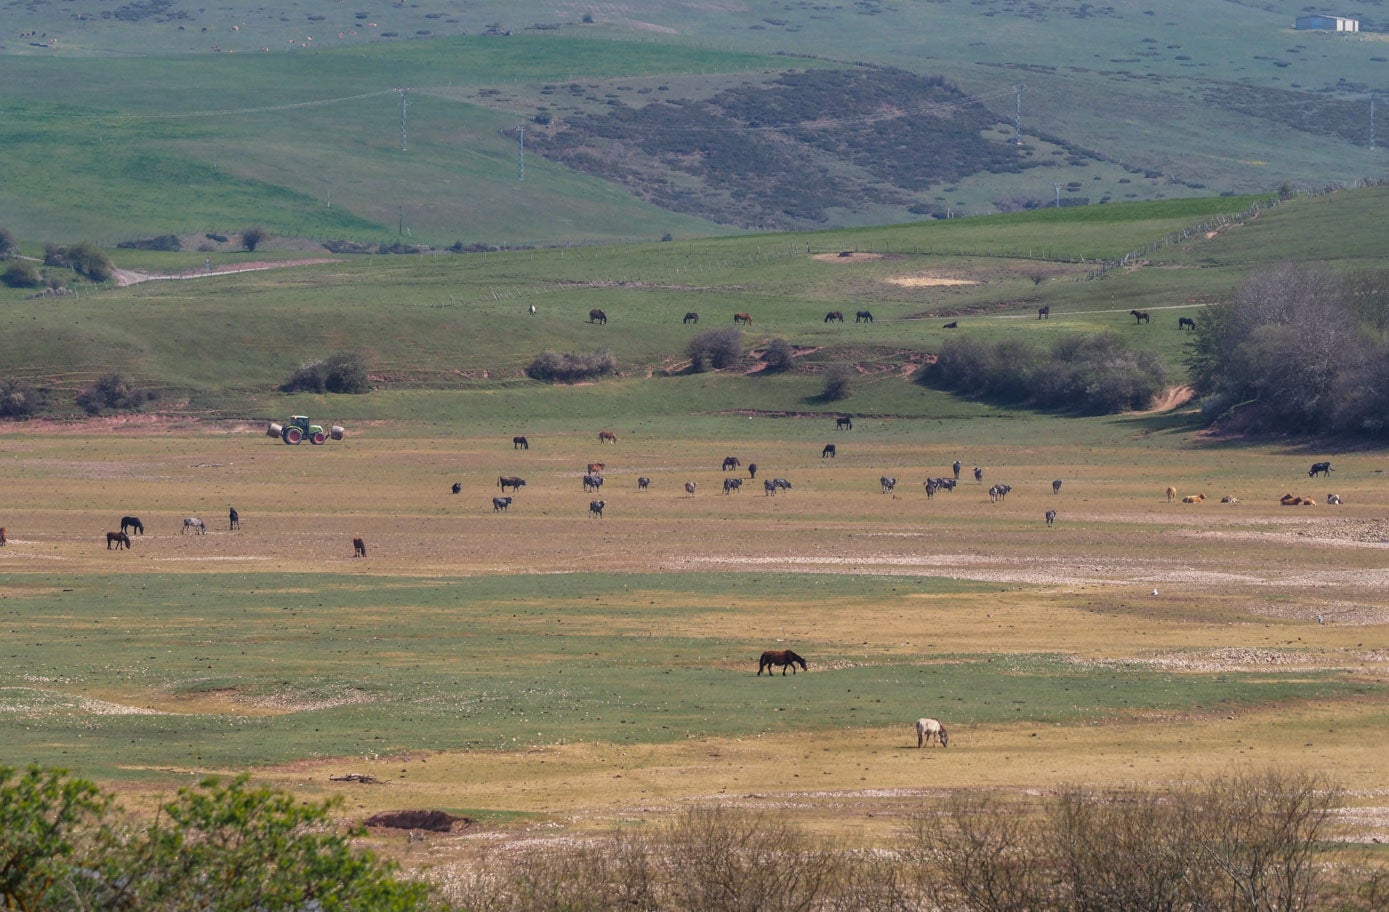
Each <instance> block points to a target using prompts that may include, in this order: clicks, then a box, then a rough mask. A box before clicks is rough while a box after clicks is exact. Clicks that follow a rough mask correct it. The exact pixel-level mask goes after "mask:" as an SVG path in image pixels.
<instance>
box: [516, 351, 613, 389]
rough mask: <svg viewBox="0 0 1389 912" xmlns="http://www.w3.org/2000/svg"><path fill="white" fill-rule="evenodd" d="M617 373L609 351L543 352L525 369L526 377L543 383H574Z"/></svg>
mask: <svg viewBox="0 0 1389 912" xmlns="http://www.w3.org/2000/svg"><path fill="white" fill-rule="evenodd" d="M616 372H617V359H616V358H615V357H613V353H612V352H610V351H592V352H556V351H543V352H541V353H540V354H539V355H537V356H536V358H535V360H534V361H532V362H531V363H530V364H529V365H528V366H527V367H526V376H527V377H530V378H531V379H532V380H540V381H543V382H545V383H574V382H576V381H579V380H594V379H597V378H598V377H604V376H607V375H608V374H614V373H616Z"/></svg>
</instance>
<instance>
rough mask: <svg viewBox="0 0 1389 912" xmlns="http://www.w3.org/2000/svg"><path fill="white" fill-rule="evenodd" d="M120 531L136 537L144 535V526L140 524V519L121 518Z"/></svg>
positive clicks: (132, 517) (135, 517)
mask: <svg viewBox="0 0 1389 912" xmlns="http://www.w3.org/2000/svg"><path fill="white" fill-rule="evenodd" d="M121 531H122V532H134V533H135V534H136V535H144V534H145V524H144V523H142V522H140V517H138V516H122V517H121Z"/></svg>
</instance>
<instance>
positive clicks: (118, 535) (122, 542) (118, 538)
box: [106, 532, 130, 551]
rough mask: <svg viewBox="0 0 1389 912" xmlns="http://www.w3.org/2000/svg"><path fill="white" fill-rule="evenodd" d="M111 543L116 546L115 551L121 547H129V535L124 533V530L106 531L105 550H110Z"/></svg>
mask: <svg viewBox="0 0 1389 912" xmlns="http://www.w3.org/2000/svg"><path fill="white" fill-rule="evenodd" d="M113 544H114V545H115V546H116V550H117V551H119V550H121V549H122V548H129V547H130V536H129V535H126V534H125V533H124V532H107V533H106V550H107V551H110V550H111V546H112V545H113Z"/></svg>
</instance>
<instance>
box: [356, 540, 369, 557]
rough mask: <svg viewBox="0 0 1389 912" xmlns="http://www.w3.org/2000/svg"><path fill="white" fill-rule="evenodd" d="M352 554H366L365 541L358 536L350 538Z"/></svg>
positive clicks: (358, 555) (362, 555)
mask: <svg viewBox="0 0 1389 912" xmlns="http://www.w3.org/2000/svg"><path fill="white" fill-rule="evenodd" d="M352 556H353V557H366V556H367V543H366V542H364V541H362V540H361V539H360V538H354V539H352Z"/></svg>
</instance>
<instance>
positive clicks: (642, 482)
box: [637, 475, 651, 491]
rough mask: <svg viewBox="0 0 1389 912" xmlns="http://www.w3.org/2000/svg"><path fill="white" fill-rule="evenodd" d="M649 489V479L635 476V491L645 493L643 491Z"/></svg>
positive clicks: (643, 476)
mask: <svg viewBox="0 0 1389 912" xmlns="http://www.w3.org/2000/svg"><path fill="white" fill-rule="evenodd" d="M649 487H651V479H650V478H647V477H646V476H645V475H638V476H637V490H638V491H645V490H646V489H647V488H649Z"/></svg>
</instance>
